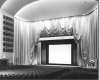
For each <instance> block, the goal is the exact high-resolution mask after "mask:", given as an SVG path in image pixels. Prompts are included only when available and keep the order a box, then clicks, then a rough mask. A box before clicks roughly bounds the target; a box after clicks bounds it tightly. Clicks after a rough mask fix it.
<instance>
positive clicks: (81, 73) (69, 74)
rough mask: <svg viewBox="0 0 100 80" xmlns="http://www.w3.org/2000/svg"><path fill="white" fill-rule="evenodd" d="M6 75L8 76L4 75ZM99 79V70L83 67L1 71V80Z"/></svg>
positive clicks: (21, 68)
mask: <svg viewBox="0 0 100 80" xmlns="http://www.w3.org/2000/svg"><path fill="white" fill-rule="evenodd" d="M2 73H6V74H2ZM69 78H70V79H81V78H84V79H97V78H98V70H96V69H86V68H81V67H57V66H23V65H20V66H12V67H8V68H6V69H3V70H1V71H0V79H69Z"/></svg>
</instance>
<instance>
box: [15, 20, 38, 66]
mask: <svg viewBox="0 0 100 80" xmlns="http://www.w3.org/2000/svg"><path fill="white" fill-rule="evenodd" d="M14 29H15V31H14V34H15V35H14V36H15V37H14V38H15V39H14V45H15V46H14V64H16V65H34V64H37V58H36V57H37V54H36V52H37V41H38V40H37V38H38V35H36V34H37V30H38V29H37V28H36V27H35V28H34V24H33V23H30V22H24V21H20V20H18V19H15V27H14Z"/></svg>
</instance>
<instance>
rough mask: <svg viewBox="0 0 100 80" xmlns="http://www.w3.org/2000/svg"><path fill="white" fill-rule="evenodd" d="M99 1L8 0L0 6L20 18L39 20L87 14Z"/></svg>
mask: <svg viewBox="0 0 100 80" xmlns="http://www.w3.org/2000/svg"><path fill="white" fill-rule="evenodd" d="M0 1H3V0H0ZM4 1H5V0H4ZM0 3H1V2H0ZM2 3H3V2H2ZM97 3H98V1H95V0H6V1H5V3H4V4H3V5H1V4H0V6H2V7H1V10H3V11H6V12H8V13H9V14H11V15H12V16H15V17H16V18H18V19H21V20H24V21H38V20H45V19H51V18H58V17H66V16H74V15H82V14H86V13H89V12H90V11H91V10H92V9H93V8H94V7H95V6H96V5H97Z"/></svg>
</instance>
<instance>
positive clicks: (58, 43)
mask: <svg viewBox="0 0 100 80" xmlns="http://www.w3.org/2000/svg"><path fill="white" fill-rule="evenodd" d="M60 44H71V64H55V63H49V45H60ZM46 46H47V47H46V64H47V65H69V66H71V65H76V64H75V63H74V59H73V58H74V55H73V47H74V43H73V40H54V41H47V42H46Z"/></svg>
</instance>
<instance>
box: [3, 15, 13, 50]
mask: <svg viewBox="0 0 100 80" xmlns="http://www.w3.org/2000/svg"><path fill="white" fill-rule="evenodd" d="M13 39H14V19H13V18H10V17H8V16H5V15H3V52H13Z"/></svg>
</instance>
